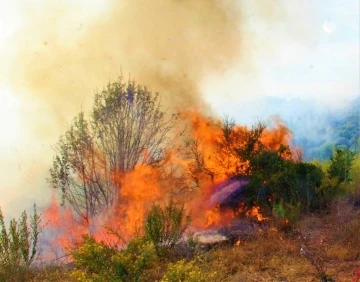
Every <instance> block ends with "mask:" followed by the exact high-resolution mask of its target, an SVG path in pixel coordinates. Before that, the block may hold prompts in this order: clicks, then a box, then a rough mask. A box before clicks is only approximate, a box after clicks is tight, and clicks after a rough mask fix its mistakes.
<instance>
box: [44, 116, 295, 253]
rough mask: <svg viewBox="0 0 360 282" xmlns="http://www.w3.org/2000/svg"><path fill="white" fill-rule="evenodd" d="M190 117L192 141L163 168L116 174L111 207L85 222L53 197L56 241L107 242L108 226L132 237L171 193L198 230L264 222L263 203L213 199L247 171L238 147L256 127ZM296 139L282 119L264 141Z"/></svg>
mask: <svg viewBox="0 0 360 282" xmlns="http://www.w3.org/2000/svg"><path fill="white" fill-rule="evenodd" d="M185 117H186V118H187V119H188V120H189V124H190V129H189V130H188V131H189V132H188V134H189V136H190V137H189V136H187V137H189V138H188V141H187V143H186V144H187V145H186V146H185V147H182V146H176V144H174V146H173V147H172V148H170V149H169V152H168V156H167V158H166V160H165V161H164V162H163V164H162V165H161V166H151V165H138V166H136V167H135V169H134V170H133V171H130V172H127V173H123V172H114V173H113V179H114V183H115V184H116V185H115V186H116V187H119V188H118V189H119V190H118V197H117V200H116V201H115V203H114V206H113V208H112V209H111V210H109V211H107V212H106V213H104V214H102V215H101V216H99V217H97V218H92V219H91V220H90V222H81V221H80V222H79V220H77V219H76V217H75V216H74V215H73V213H72V212H71V210H68V209H63V208H60V207H59V205H58V203H57V202H56V200H55V197H53V198H52V202H51V204H50V206H49V208H48V209H47V210H46V211H45V212H44V217H45V218H46V219H47V220H49V227H51V228H53V229H56V230H57V232H58V233H59V234H58V235H57V236H55V237H54V238H53V240H52V244H54V245H56V244H57V245H60V246H63V247H70V246H71V244H72V243H73V242H74V241H76V240H80V239H81V235H82V234H83V233H91V234H92V235H94V236H95V238H98V239H101V240H104V241H111V240H114V237H113V236H114V235H111V234H107V233H106V232H104V227H105V226H107V227H111V229H113V230H116V232H119V234H121V236H122V238H123V239H124V240H125V241H127V240H129V239H131V238H132V237H133V236H135V235H139V232H140V233H141V231H140V230H141V227H142V226H143V223H144V220H145V217H146V213H147V212H148V211H149V209H150V208H151V206H152V204H153V203H164V202H166V201H167V200H168V199H169V198H170V197H172V198H173V199H175V201H176V200H179V199H181V200H186V205H185V208H186V210H187V211H191V215H192V218H193V223H192V225H193V226H194V227H195V228H210V227H214V226H225V225H227V224H229V223H231V221H232V220H233V219H234V218H236V217H237V216H239V215H240V214H245V215H246V216H248V217H252V218H256V219H257V220H258V221H264V220H266V219H267V218H266V217H264V216H263V215H262V214H261V213H260V208H259V207H258V206H254V207H252V208H251V209H250V210H246V209H245V207H244V206H243V205H241V203H239V209H238V210H237V211H234V210H232V209H223V208H220V206H219V205H216V206H212V205H211V201H210V199H211V196H212V195H213V194H214V191H215V189H216V188H217V187H218V185H219V184H221V183H223V182H224V181H227V180H228V179H229V178H231V177H236V176H237V175H244V174H245V172H246V171H247V168H248V166H249V163H248V162H247V161H245V160H242V159H241V158H240V157H239V155H238V153H237V149H238V148H241V146H243V145H244V144H245V142H246V138H247V137H246V136H247V134H248V133H249V132H250V130H249V129H248V128H247V127H245V126H234V127H233V128H232V130H230V131H228V132H225V131H224V128H222V124H221V122H220V121H218V120H215V119H212V118H205V117H203V116H201V115H199V114H198V113H194V112H191V113H189V112H188V113H185ZM290 137H291V135H290V131H289V130H288V129H287V128H286V127H285V126H283V125H282V124H280V123H279V124H277V126H276V127H274V128H272V129H265V130H264V132H263V134H262V136H261V142H262V143H263V144H264V145H265V146H266V148H267V149H269V150H276V149H279V148H280V145H281V144H284V145H287V144H288V142H289V140H290ZM144 154H145V155H146V152H144ZM288 157H291V156H288Z"/></svg>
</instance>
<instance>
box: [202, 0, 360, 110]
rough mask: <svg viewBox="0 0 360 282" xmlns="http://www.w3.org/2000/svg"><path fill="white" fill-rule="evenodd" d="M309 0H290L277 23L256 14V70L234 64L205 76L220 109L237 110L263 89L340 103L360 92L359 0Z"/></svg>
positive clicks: (207, 89)
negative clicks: (220, 72) (221, 72)
mask: <svg viewBox="0 0 360 282" xmlns="http://www.w3.org/2000/svg"><path fill="white" fill-rule="evenodd" d="M265 2H266V1H265ZM296 2H297V4H295V3H296ZM310 2H311V3H310ZM310 2H309V1H287V3H288V6H287V8H288V9H287V12H288V18H285V19H284V20H283V21H281V18H280V19H279V20H278V22H277V23H276V24H272V25H268V26H266V25H265V24H263V22H262V21H261V18H255V17H254V19H253V22H252V23H251V25H252V30H253V32H254V33H256V39H255V41H257V42H256V43H257V44H258V45H259V46H261V48H259V49H258V50H257V51H256V53H255V54H253V55H254V58H255V59H254V69H255V70H254V71H253V72H252V73H251V75H249V76H246V75H244V73H243V72H240V71H239V70H238V69H237V68H236V67H235V68H233V69H230V70H228V71H227V72H226V73H225V74H224V75H223V76H217V77H209V78H208V79H207V80H206V81H205V82H204V86H203V89H204V92H205V93H206V95H207V97H208V98H207V100H208V101H209V102H211V103H212V104H213V105H214V107H215V108H216V109H218V110H219V111H221V112H223V113H226V112H229V111H231V112H232V113H233V114H234V115H236V114H237V113H238V111H236V110H234V109H235V108H239V107H240V108H241V105H242V103H243V101H244V99H245V100H253V99H258V98H259V97H263V96H264V95H265V96H278V97H283V98H301V99H315V100H320V101H321V102H322V103H324V104H325V105H329V106H331V107H337V106H341V105H343V104H344V102H348V101H349V100H351V99H352V98H354V97H355V96H359V95H360V90H359V87H360V82H359V65H360V64H359V36H360V30H359V27H360V24H359V11H360V6H359V1H353V0H344V1H338V0H326V1H310ZM289 18H290V19H291V20H292V21H293V22H292V23H291V22H290V21H289ZM220 92H221V93H223V94H225V95H224V97H223V99H219V98H218V93H220ZM245 97H246V98H245ZM280 114H281V113H280ZM239 115H241V114H239Z"/></svg>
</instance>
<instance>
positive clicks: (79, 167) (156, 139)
mask: <svg viewBox="0 0 360 282" xmlns="http://www.w3.org/2000/svg"><path fill="white" fill-rule="evenodd" d="M177 119H178V116H176V115H172V116H169V115H167V114H166V112H165V111H163V110H162V109H161V105H160V97H159V95H158V94H153V93H152V92H151V91H150V90H148V89H147V88H146V87H143V86H141V85H136V84H135V82H132V81H128V82H127V83H125V82H124V81H123V78H122V77H119V79H118V80H117V81H116V82H113V83H109V84H108V85H107V87H106V88H105V89H104V90H103V91H101V92H98V93H96V95H95V101H94V105H93V108H92V114H91V116H90V118H89V120H87V119H86V118H85V115H84V113H83V112H82V111H81V112H80V113H79V114H78V115H77V116H76V117H75V118H74V120H73V122H72V124H71V126H70V128H69V129H68V130H67V132H66V133H65V134H64V135H62V136H61V137H60V139H59V141H58V143H57V146H56V147H55V152H56V155H55V157H54V160H53V165H52V168H51V169H50V176H51V177H50V183H51V185H52V187H53V188H55V189H57V190H58V192H59V194H60V195H61V196H62V199H63V204H64V203H65V202H67V203H68V204H70V206H71V207H72V208H73V210H74V211H75V212H76V213H77V214H78V215H79V216H80V217H82V218H83V219H85V220H87V221H88V220H89V219H90V217H91V216H93V215H96V214H98V213H99V212H101V211H102V210H104V209H105V208H107V207H109V206H111V205H112V204H113V203H114V201H115V200H117V201H121V199H118V198H117V197H116V196H115V195H118V192H119V189H121V187H118V186H119V184H118V182H116V181H114V179H113V177H114V173H115V172H117V173H123V172H126V171H130V170H132V169H133V168H134V167H135V165H137V164H139V163H141V164H154V163H157V162H159V161H160V160H162V158H163V157H164V155H165V149H166V147H167V145H168V142H169V141H170V140H169V131H171V129H172V128H173V126H174V124H175V122H176V121H177Z"/></svg>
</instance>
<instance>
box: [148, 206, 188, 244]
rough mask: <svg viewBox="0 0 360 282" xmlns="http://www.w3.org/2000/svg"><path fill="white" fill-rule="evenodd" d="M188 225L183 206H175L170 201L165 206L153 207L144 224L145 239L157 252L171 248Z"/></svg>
mask: <svg viewBox="0 0 360 282" xmlns="http://www.w3.org/2000/svg"><path fill="white" fill-rule="evenodd" d="M189 223H190V216H189V215H186V214H185V210H184V206H176V205H175V204H174V202H173V201H172V200H170V202H169V203H168V204H167V205H166V206H165V207H161V206H159V205H153V207H152V208H151V210H150V212H149V214H148V216H147V218H146V223H145V237H147V238H149V240H150V241H151V242H153V243H154V245H155V247H156V248H157V250H159V249H160V248H162V247H165V248H167V247H170V248H171V247H173V246H174V245H175V244H176V243H177V242H178V241H179V239H180V237H181V235H182V234H183V233H184V231H185V229H186V228H187V227H188V225H189Z"/></svg>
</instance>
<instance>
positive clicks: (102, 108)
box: [45, 77, 295, 245]
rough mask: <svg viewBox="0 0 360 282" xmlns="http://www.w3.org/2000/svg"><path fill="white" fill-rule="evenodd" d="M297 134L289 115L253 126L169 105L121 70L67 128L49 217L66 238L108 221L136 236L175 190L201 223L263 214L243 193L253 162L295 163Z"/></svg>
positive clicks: (99, 230)
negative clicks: (263, 158) (267, 157)
mask: <svg viewBox="0 0 360 282" xmlns="http://www.w3.org/2000/svg"><path fill="white" fill-rule="evenodd" d="M290 138H291V134H290V131H289V130H288V129H287V128H286V127H285V126H284V125H282V124H277V125H276V126H275V127H274V128H272V129H267V128H266V126H265V125H264V124H262V123H260V122H259V123H258V124H256V125H255V126H254V127H253V128H251V129H249V128H246V127H244V126H238V125H236V124H235V123H234V121H232V120H231V119H228V118H225V119H224V120H223V121H219V120H216V119H214V118H210V117H205V116H203V115H202V114H200V113H197V112H184V113H177V114H172V113H167V112H165V111H164V110H163V109H162V106H161V104H160V100H159V95H157V94H152V93H151V92H150V91H149V90H148V89H146V88H145V87H142V86H140V85H135V83H134V82H128V83H124V82H123V80H122V78H121V77H120V78H119V80H118V81H117V82H114V83H111V84H108V86H107V87H106V88H105V89H104V90H103V91H101V92H100V93H98V94H96V95H95V102H94V106H93V109H92V112H91V115H89V118H88V119H87V118H86V117H85V114H84V113H83V112H80V114H79V115H78V116H77V117H75V119H74V120H73V122H72V124H71V126H70V127H69V129H68V130H67V132H66V133H65V134H64V135H63V136H61V137H60V139H59V142H58V144H57V146H56V148H55V150H56V155H55V157H54V161H53V166H52V168H51V169H50V176H51V177H50V184H51V185H52V187H53V188H54V189H55V191H57V193H58V195H59V196H60V199H62V200H61V202H60V205H61V206H62V207H57V206H56V205H57V204H56V203H55V199H54V200H53V203H52V205H51V207H50V208H49V209H48V210H47V211H46V212H45V217H46V218H47V220H49V225H50V226H52V227H53V228H56V226H59V227H61V228H60V229H59V230H58V231H57V232H56V233H57V235H58V236H60V238H61V239H60V240H57V241H58V242H59V243H60V244H61V242H63V241H64V239H65V238H64V237H67V236H66V234H68V233H67V231H66V233H65V234H62V231H61V230H63V229H64V228H65V227H64V226H66V225H69V226H68V228H69V229H70V230H71V231H70V232H71V233H72V234H76V233H77V234H78V235H77V236H76V235H75V238H72V239H75V240H74V243H75V242H76V241H77V240H80V239H81V236H82V234H83V233H84V230H87V232H88V233H89V234H91V235H94V236H95V238H102V239H105V237H106V236H107V235H106V234H105V233H104V227H106V228H111V230H116V231H117V232H118V233H119V234H121V236H122V238H126V239H127V240H129V239H131V238H133V236H135V234H136V233H137V232H138V230H139V229H140V228H141V227H142V226H143V224H144V219H145V216H146V214H147V212H148V211H149V208H150V207H151V205H152V204H163V203H166V202H167V201H168V200H169V199H172V200H174V201H175V202H177V203H183V204H184V205H185V208H186V210H188V211H191V213H192V217H193V223H192V225H191V227H193V228H195V229H196V228H209V227H221V226H224V225H226V224H228V223H230V222H231V221H232V220H233V219H234V218H236V217H237V216H238V215H239V214H241V213H244V214H246V215H248V216H251V217H255V218H258V220H259V221H261V220H264V217H263V216H262V215H261V214H260V212H259V210H260V208H259V207H258V206H257V201H256V199H255V198H253V199H251V200H252V201H253V202H252V203H250V202H246V201H245V198H244V196H245V195H246V188H245V187H247V186H249V187H250V185H251V183H252V182H251V179H253V178H254V173H256V169H257V168H256V167H255V166H254V164H253V162H254V160H255V159H256V158H258V156H260V155H261V154H267V153H273V154H275V155H274V156H273V157H275V158H277V160H279V161H280V160H282V161H284V162H290V163H295V161H294V160H293V157H292V152H291V150H290V148H289V147H288V142H289V140H290ZM261 181H262V183H261V184H260V185H261V186H264V185H265V184H266V180H262V179H261ZM264 189H265V188H264ZM256 193H257V192H256ZM271 197H275V195H272V194H271V193H268V195H265V194H264V199H263V200H265V201H269V200H270V198H271ZM247 200H249V199H247ZM273 201H274V202H276V201H277V199H275V198H274V199H273ZM245 204H246V207H245ZM71 221H73V222H72V223H71ZM110 236H111V235H110ZM65 241H66V239H65ZM66 245H67V243H66Z"/></svg>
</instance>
